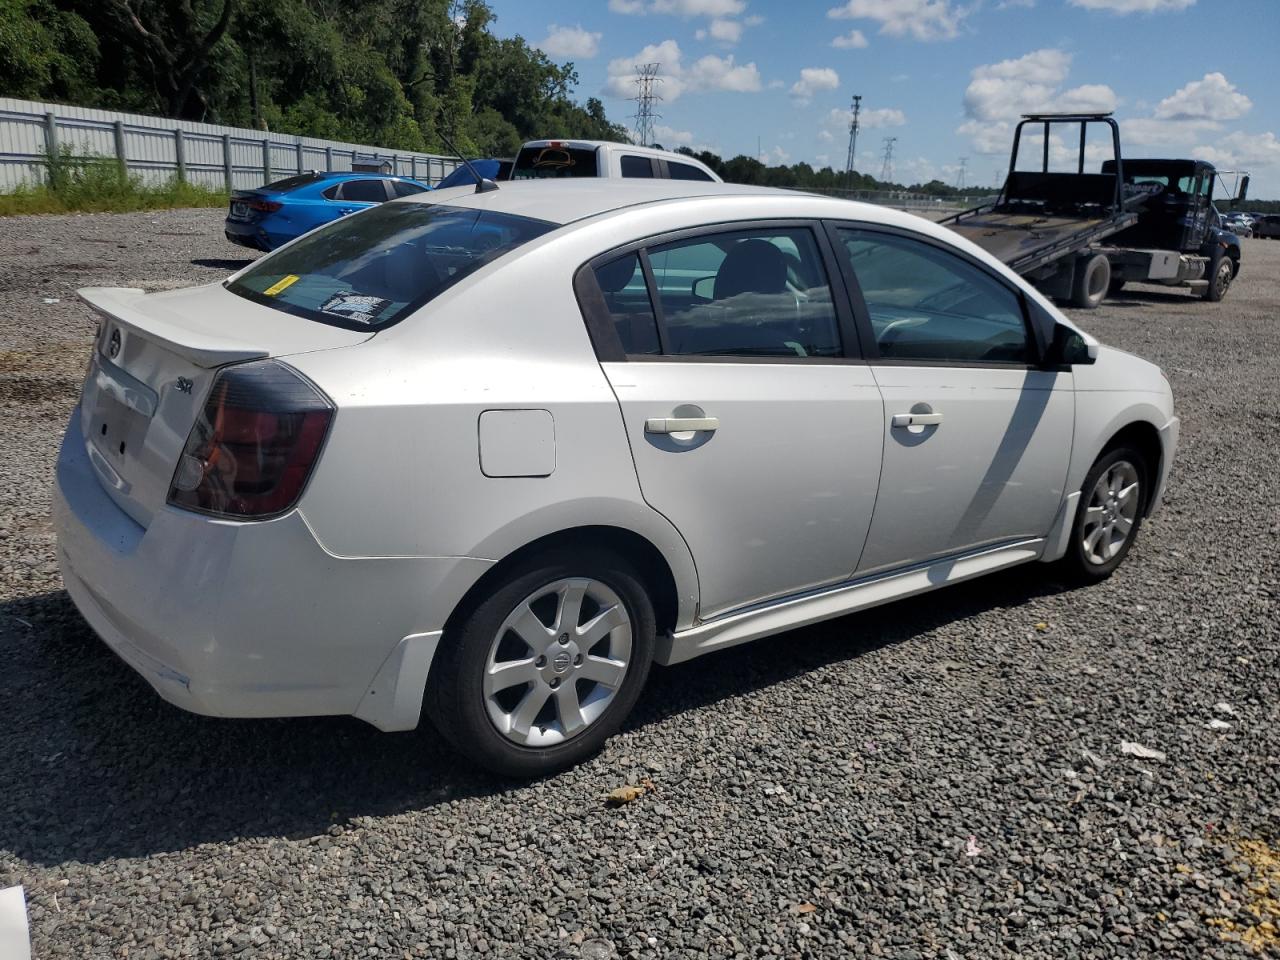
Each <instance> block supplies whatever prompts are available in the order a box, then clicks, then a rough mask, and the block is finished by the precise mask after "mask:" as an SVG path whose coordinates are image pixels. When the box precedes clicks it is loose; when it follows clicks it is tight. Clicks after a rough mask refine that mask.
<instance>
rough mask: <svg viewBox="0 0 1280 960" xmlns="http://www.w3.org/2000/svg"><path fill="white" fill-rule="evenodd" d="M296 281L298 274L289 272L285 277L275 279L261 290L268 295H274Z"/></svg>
mask: <svg viewBox="0 0 1280 960" xmlns="http://www.w3.org/2000/svg"><path fill="white" fill-rule="evenodd" d="M297 282H298V275H297V274H296V273H291V274H289V275H288V276H287V277H281V278H280V279H279V280H277V281H276V282H275V283H273V284H272V285H271V286H269V287H267V289H265V290H263V291H262V292H263V293H265V294H266V295H267V296H268V297H274V296H275V295H276V294H277V293H279V292H280V291H281V290H285V289H288V288H289V287H291V286H292V285H293V284H295V283H297Z"/></svg>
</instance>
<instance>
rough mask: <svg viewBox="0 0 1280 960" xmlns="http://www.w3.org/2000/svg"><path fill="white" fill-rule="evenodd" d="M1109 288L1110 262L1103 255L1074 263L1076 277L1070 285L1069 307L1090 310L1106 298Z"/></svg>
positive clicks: (1081, 259) (1096, 255)
mask: <svg viewBox="0 0 1280 960" xmlns="http://www.w3.org/2000/svg"><path fill="white" fill-rule="evenodd" d="M1109 286H1111V261H1110V260H1108V259H1107V255H1106V254H1105V253H1096V254H1094V255H1093V256H1092V257H1089V258H1088V259H1087V260H1086V259H1085V258H1083V257H1081V258H1080V260H1079V261H1077V262H1076V275H1075V279H1074V281H1073V282H1072V285H1071V306H1073V307H1079V308H1080V309H1081V310H1092V309H1094V308H1095V307H1097V306H1098V304H1100V303H1102V301H1103V300H1105V299H1106V298H1107V288H1108V287H1109Z"/></svg>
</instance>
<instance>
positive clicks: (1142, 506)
mask: <svg viewBox="0 0 1280 960" xmlns="http://www.w3.org/2000/svg"><path fill="white" fill-rule="evenodd" d="M1150 475H1151V471H1150V469H1149V467H1148V466H1147V461H1146V459H1145V458H1144V457H1143V455H1142V452H1141V451H1140V450H1138V449H1136V448H1134V447H1130V446H1118V447H1112V448H1111V449H1110V450H1106V451H1103V454H1102V456H1100V457H1098V459H1097V461H1096V462H1095V463H1094V465H1093V466H1092V467H1090V468H1089V472H1088V474H1086V475H1085V478H1084V483H1083V484H1082V485H1081V487H1080V503H1079V505H1078V506H1077V508H1076V519H1075V523H1074V525H1073V526H1072V528H1071V543H1070V545H1069V546H1068V547H1067V553H1066V556H1064V557H1063V558H1062V565H1063V568H1064V569H1065V570H1066V572H1067V574H1068V576H1069V577H1070V578H1071V579H1073V580H1075V581H1077V582H1079V583H1098V582H1099V581H1102V580H1105V579H1106V578H1107V577H1109V576H1111V574H1112V573H1113V572H1114V571H1115V569H1116V567H1118V566H1120V564H1121V563H1123V562H1124V558H1125V557H1127V556H1128V555H1129V549H1130V548H1131V547H1132V546H1133V541H1134V540H1135V539H1137V536H1138V530H1139V529H1140V528H1141V527H1142V517H1143V514H1145V513H1146V505H1147V497H1148V496H1149V493H1148V491H1149V490H1150V486H1149V484H1150V479H1149V478H1150Z"/></svg>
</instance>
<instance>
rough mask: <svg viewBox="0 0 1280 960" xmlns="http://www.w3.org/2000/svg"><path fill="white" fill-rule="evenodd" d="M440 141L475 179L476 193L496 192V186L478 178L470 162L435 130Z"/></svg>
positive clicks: (445, 137)
mask: <svg viewBox="0 0 1280 960" xmlns="http://www.w3.org/2000/svg"><path fill="white" fill-rule="evenodd" d="M436 133H438V134H440V139H441V140H443V141H444V145H445V146H446V147H448V148H449V149H450V150H451V151H453V154H454V156H456V157H457V158H458V159H459V160H461V161H462V165H463V166H464V167H466V168H467V169H468V170H470V171H471V175H472V176H473V177H475V178H476V193H488V192H489V191H490V190H497V189H498V185H497V184H496V183H494V182H493V181H492V180H490V179H489V178H488V177H482V176H480V171H479V170H477V169H476V168H475V167H473V166H472V165H471V161H470V160H468V159H467V158H466V157H464V156H463V155H462V151H461V150H459V149H458V148H457V147H455V146H454V145H453V141H452V140H450V139H449V137H448V135H446V134H445V132H444V131H443V130H437V131H436Z"/></svg>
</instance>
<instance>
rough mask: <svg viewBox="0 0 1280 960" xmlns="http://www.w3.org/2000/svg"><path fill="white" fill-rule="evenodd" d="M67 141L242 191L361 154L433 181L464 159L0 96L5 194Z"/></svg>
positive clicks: (36, 173) (165, 175)
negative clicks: (458, 159)
mask: <svg viewBox="0 0 1280 960" xmlns="http://www.w3.org/2000/svg"><path fill="white" fill-rule="evenodd" d="M60 148H69V149H70V150H71V152H72V153H74V154H75V155H77V156H98V157H106V158H109V159H114V160H116V161H117V162H120V163H122V164H123V165H124V166H125V168H126V169H127V170H128V172H129V173H130V175H132V176H136V177H139V178H141V179H142V180H144V181H146V182H148V183H162V182H164V181H166V180H169V179H170V178H172V177H175V176H184V177H185V178H186V179H187V180H189V181H190V182H192V183H199V184H203V185H205V186H210V187H220V188H223V189H235V190H244V189H251V188H253V187H259V186H262V184H264V183H266V182H268V181H270V180H277V179H280V178H282V177H287V176H289V175H291V174H295V173H302V172H304V171H306V170H335V171H342V170H350V169H351V168H352V164H353V162H354V161H355V159H357V158H358V159H360V160H362V161H373V162H386V163H389V164H390V165H391V169H392V171H393V172H394V173H397V174H399V175H400V176H406V177H416V178H417V179H419V180H421V181H423V182H424V183H430V184H432V185H434V184H436V183H438V182H439V181H440V180H441V179H442V178H444V177H445V176H447V175H448V174H449V173H450V172H452V171H453V169H454V168H455V167H457V166H458V161H457V159H456V158H454V157H442V156H438V155H436V154H430V153H413V152H409V151H404V150H387V149H384V148H382V147H377V146H370V145H367V144H358V143H343V142H340V141H333V140H317V139H314V138H311V137H296V136H292V135H290V134H281V133H267V132H265V131H262V130H250V129H244V128H240V127H224V126H220V125H218V124H213V123H195V122H192V121H189V120H171V119H168V118H167V117H148V116H143V115H142V114H136V113H116V112H114V111H110V110H96V109H93V108H89V107H73V106H68V105H65V104H53V103H39V102H36V101H32V100H14V99H11V98H7V97H0V193H3V192H8V191H12V190H14V189H16V188H17V187H18V186H20V185H22V184H35V183H40V182H42V181H43V180H44V177H45V174H46V171H45V167H46V163H45V158H46V156H47V155H48V153H49V152H50V151H55V150H58V149H60Z"/></svg>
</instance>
